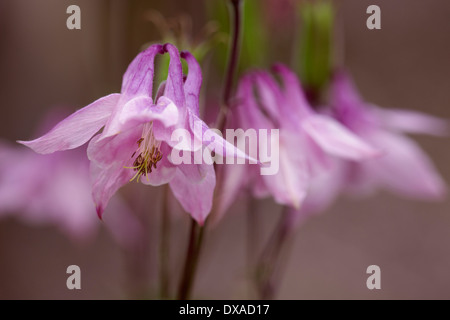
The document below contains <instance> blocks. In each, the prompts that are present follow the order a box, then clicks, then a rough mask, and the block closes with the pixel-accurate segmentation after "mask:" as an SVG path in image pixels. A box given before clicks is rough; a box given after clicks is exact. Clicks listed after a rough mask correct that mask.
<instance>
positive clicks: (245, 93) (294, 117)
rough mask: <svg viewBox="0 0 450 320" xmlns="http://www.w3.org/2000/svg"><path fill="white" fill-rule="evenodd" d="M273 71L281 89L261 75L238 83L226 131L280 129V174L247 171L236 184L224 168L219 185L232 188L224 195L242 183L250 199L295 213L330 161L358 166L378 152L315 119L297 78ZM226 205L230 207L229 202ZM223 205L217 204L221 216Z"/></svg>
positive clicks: (330, 123) (326, 119)
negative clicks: (271, 200) (264, 200)
mask: <svg viewBox="0 0 450 320" xmlns="http://www.w3.org/2000/svg"><path fill="white" fill-rule="evenodd" d="M274 71H275V72H276V73H277V74H279V75H280V77H281V79H282V83H283V86H282V87H280V86H279V85H278V84H277V82H276V81H275V79H274V78H273V77H272V76H271V75H270V74H268V73H266V72H262V71H257V72H253V73H250V74H248V75H246V76H244V77H243V78H242V79H241V81H240V83H239V87H238V93H237V97H236V100H237V105H236V106H235V108H234V109H233V110H232V117H231V120H230V122H231V124H230V126H232V127H239V128H242V129H244V130H246V129H249V128H254V129H261V128H265V129H274V128H276V129H279V130H280V131H279V141H280V142H279V172H278V173H277V174H275V175H264V176H261V175H259V172H258V171H257V170H253V171H252V170H251V168H249V169H248V170H247V171H246V174H247V175H248V177H246V181H243V182H242V183H239V181H238V180H237V179H239V174H235V171H236V170H238V171H239V170H240V171H242V170H243V169H242V168H239V166H233V167H229V168H228V167H226V168H224V170H225V171H226V174H225V182H224V185H225V186H227V185H228V186H231V187H230V189H231V191H229V192H235V191H236V189H237V188H240V187H243V185H242V184H245V183H247V184H249V185H250V186H251V191H252V192H253V194H254V195H255V196H257V197H261V196H266V195H272V196H273V197H274V199H275V201H276V202H278V203H280V204H283V205H288V206H290V207H293V208H296V209H299V208H300V207H301V205H302V202H303V200H304V199H305V197H306V196H307V194H308V191H309V188H310V186H311V183H312V180H313V179H314V177H316V176H317V175H318V173H320V172H321V171H322V170H327V169H329V167H330V166H331V165H332V164H333V163H332V161H330V155H333V156H336V157H340V158H344V159H351V160H356V161H359V160H364V159H367V158H371V157H375V156H377V155H378V154H379V152H378V151H377V150H376V149H375V148H373V147H371V146H370V145H369V144H367V143H365V142H364V141H363V140H361V139H360V138H359V137H357V136H356V135H355V134H353V133H352V132H351V131H350V130H348V129H347V128H345V127H344V126H343V125H341V124H340V123H338V122H337V121H336V120H334V119H333V118H331V117H329V116H326V115H321V114H318V113H316V112H315V111H314V110H313V109H312V108H311V107H310V106H309V104H308V102H307V101H306V98H305V97H304V94H303V92H302V89H301V86H300V83H299V81H298V79H297V77H296V75H295V74H294V73H293V72H292V71H290V70H289V69H288V68H287V67H285V66H283V65H276V66H275V67H274ZM255 89H256V90H255ZM274 151H276V150H272V152H274ZM225 201H228V202H230V197H225V200H224V202H225ZM227 205H228V204H227V203H226V204H222V206H221V210H222V211H223V210H224V209H225V207H226V206H227Z"/></svg>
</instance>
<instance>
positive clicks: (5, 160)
mask: <svg viewBox="0 0 450 320" xmlns="http://www.w3.org/2000/svg"><path fill="white" fill-rule="evenodd" d="M89 190H90V178H89V161H88V160H87V159H86V157H85V155H83V150H81V149H80V150H71V151H65V152H61V153H55V154H51V155H38V154H36V153H34V152H32V151H31V150H29V149H26V148H23V147H17V146H11V145H9V143H7V142H6V141H0V216H7V215H13V216H15V217H19V218H20V219H21V220H24V221H26V222H28V223H31V224H33V225H35V224H54V225H57V226H59V227H60V228H61V230H62V231H63V232H64V233H65V234H67V235H68V236H70V237H73V238H74V239H75V240H86V239H89V238H90V237H91V236H92V235H93V233H94V231H95V230H96V228H97V227H98V226H99V225H101V224H100V223H99V221H98V219H96V218H95V214H94V212H95V211H94V210H95V208H94V206H93V203H92V197H91V193H90V191H89ZM113 202H114V203H113V204H112V206H111V215H110V219H108V220H106V221H105V224H106V226H107V228H108V230H109V231H111V232H112V234H113V236H114V238H115V239H116V240H117V241H118V242H119V244H121V245H123V246H131V245H133V242H134V241H137V240H138V239H137V238H136V237H137V236H138V234H139V233H140V232H141V231H140V228H141V227H140V225H139V224H138V222H137V221H136V220H135V219H134V218H133V214H132V213H131V211H130V209H129V208H128V207H127V206H126V205H125V204H124V203H123V202H122V201H121V199H120V198H118V197H116V198H115V199H113Z"/></svg>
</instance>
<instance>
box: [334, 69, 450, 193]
mask: <svg viewBox="0 0 450 320" xmlns="http://www.w3.org/2000/svg"><path fill="white" fill-rule="evenodd" d="M331 106H332V113H333V115H334V116H335V117H336V119H338V120H339V121H340V122H341V123H342V124H344V125H345V126H346V127H348V128H349V129H350V130H352V131H353V132H354V133H355V134H357V135H358V136H360V137H361V138H362V139H364V140H365V141H367V142H368V143H371V144H372V145H374V146H376V147H378V148H379V149H380V150H382V151H383V152H384V156H383V157H380V158H378V159H376V160H370V161H366V162H364V163H349V164H348V166H347V172H346V179H347V182H348V185H349V186H350V187H351V189H352V190H353V191H358V192H360V191H361V190H363V191H372V190H374V189H376V188H387V189H389V190H391V191H394V192H396V193H398V194H401V195H405V196H410V197H415V198H425V199H437V198H441V197H443V196H444V195H445V193H446V184H445V182H444V181H443V180H442V178H441V176H440V175H439V174H438V172H437V171H436V169H435V167H434V165H433V163H432V161H431V159H430V158H429V157H428V156H427V154H426V153H425V152H423V151H422V149H421V148H420V147H419V146H418V145H417V144H416V143H415V142H414V141H413V140H411V139H410V138H408V137H407V136H406V135H405V134H404V133H427V134H432V135H445V134H447V133H448V123H447V121H445V120H442V119H439V118H436V117H432V116H429V115H426V114H423V113H419V112H413V111H406V110H394V109H390V110H388V109H382V108H379V107H376V106H374V105H371V104H369V103H366V102H364V101H363V100H362V99H361V97H360V96H359V94H358V92H357V90H356V88H355V86H354V84H353V83H352V81H351V79H350V77H349V76H348V75H347V74H345V73H344V72H340V73H338V74H336V76H335V77H334V79H333V82H332V88H331Z"/></svg>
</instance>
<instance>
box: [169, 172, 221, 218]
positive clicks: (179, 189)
mask: <svg viewBox="0 0 450 320" xmlns="http://www.w3.org/2000/svg"><path fill="white" fill-rule="evenodd" d="M187 166H189V167H187ZM183 171H184V172H186V173H187V172H190V171H191V172H190V173H189V174H188V175H186V174H185V173H183ZM197 174H200V176H201V179H199V180H198V181H196V182H193V181H192V180H190V179H189V176H192V175H194V176H196V175H197ZM215 185H216V174H215V172H214V167H213V166H212V165H207V164H200V165H195V164H192V165H186V168H183V170H177V172H176V174H175V176H174V178H173V179H172V181H170V188H171V189H172V192H173V194H174V195H175V197H176V198H177V199H178V201H179V202H180V204H181V206H182V207H183V208H184V210H186V211H187V212H188V213H190V214H191V216H192V218H194V219H195V220H196V221H197V222H198V223H199V224H200V225H203V224H204V222H205V220H206V218H207V216H208V214H209V213H210V211H211V208H212V200H213V194H214V187H215Z"/></svg>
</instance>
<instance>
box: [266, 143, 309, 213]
mask: <svg viewBox="0 0 450 320" xmlns="http://www.w3.org/2000/svg"><path fill="white" fill-rule="evenodd" d="M295 141H296V139H295V136H292V135H288V134H282V135H281V137H280V151H279V152H280V155H279V161H280V163H279V171H278V173H277V174H274V175H264V176H262V179H263V180H264V181H265V185H266V187H267V188H268V189H269V190H270V193H271V194H272V196H273V197H274V199H275V201H276V202H278V203H280V204H284V205H289V206H291V207H294V208H297V209H299V208H300V206H301V204H302V202H303V200H304V199H305V197H306V193H307V190H308V187H309V179H310V174H309V168H308V162H307V158H306V157H305V154H306V153H305V152H298V151H297V150H295V151H293V150H292V148H293V146H295V145H296V144H295ZM297 148H298V146H297Z"/></svg>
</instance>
